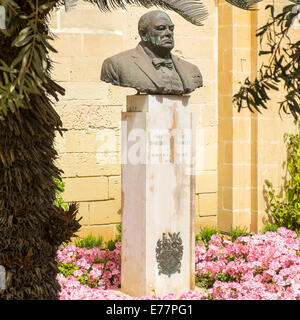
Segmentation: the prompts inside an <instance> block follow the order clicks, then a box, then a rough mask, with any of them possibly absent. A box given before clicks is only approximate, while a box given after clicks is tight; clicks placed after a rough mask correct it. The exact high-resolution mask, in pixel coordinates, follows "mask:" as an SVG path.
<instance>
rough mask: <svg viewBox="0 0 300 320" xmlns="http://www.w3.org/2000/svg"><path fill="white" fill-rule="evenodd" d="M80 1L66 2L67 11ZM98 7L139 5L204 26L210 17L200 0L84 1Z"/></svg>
mask: <svg viewBox="0 0 300 320" xmlns="http://www.w3.org/2000/svg"><path fill="white" fill-rule="evenodd" d="M77 1H78V0H65V7H66V10H68V9H70V8H72V7H74V6H75V5H76V3H77ZM84 1H86V2H90V3H92V4H95V5H97V6H98V8H99V9H100V10H101V11H111V10H113V9H118V8H121V9H126V6H127V5H138V6H143V7H145V8H151V7H153V6H156V7H160V8H163V9H167V10H172V11H175V12H177V13H178V14H179V15H181V16H182V17H183V18H184V19H186V20H187V21H189V22H191V23H193V24H195V25H198V26H202V25H203V24H202V22H203V20H205V19H206V18H207V16H208V12H207V10H206V7H205V6H204V5H203V3H202V1H200V0H84Z"/></svg>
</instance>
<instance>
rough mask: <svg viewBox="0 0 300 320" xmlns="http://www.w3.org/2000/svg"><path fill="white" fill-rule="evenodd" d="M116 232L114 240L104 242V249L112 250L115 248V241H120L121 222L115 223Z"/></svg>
mask: <svg viewBox="0 0 300 320" xmlns="http://www.w3.org/2000/svg"><path fill="white" fill-rule="evenodd" d="M116 228H117V232H118V234H117V235H116V237H115V239H114V240H108V241H107V242H105V247H106V249H108V250H110V251H113V250H115V249H116V243H117V242H121V240H122V224H121V223H120V224H117V226H116Z"/></svg>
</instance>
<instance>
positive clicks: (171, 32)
mask: <svg viewBox="0 0 300 320" xmlns="http://www.w3.org/2000/svg"><path fill="white" fill-rule="evenodd" d="M165 35H166V36H168V37H171V36H173V31H172V30H171V29H170V28H166V30H165Z"/></svg>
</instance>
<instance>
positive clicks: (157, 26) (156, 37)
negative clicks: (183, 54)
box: [142, 12, 174, 52]
mask: <svg viewBox="0 0 300 320" xmlns="http://www.w3.org/2000/svg"><path fill="white" fill-rule="evenodd" d="M142 40H143V42H144V43H145V45H146V46H147V47H148V48H149V49H150V50H152V51H154V52H155V51H158V50H162V51H166V52H170V51H171V50H172V49H173V48H174V24H173V22H172V21H171V19H170V18H169V16H168V15H167V14H165V13H164V12H158V13H155V14H154V15H153V16H151V17H150V18H149V23H148V25H147V30H146V32H145V34H144V35H143V36H142Z"/></svg>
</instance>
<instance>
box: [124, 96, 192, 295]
mask: <svg viewBox="0 0 300 320" xmlns="http://www.w3.org/2000/svg"><path fill="white" fill-rule="evenodd" d="M193 123H194V121H193V117H192V113H191V111H190V97H189V96H182V97H181V96H163V95H136V96H128V97H127V112H126V113H122V271H121V272H122V273H121V278H122V279H121V290H122V292H124V293H128V294H130V295H132V296H144V295H147V296H148V295H153V294H155V295H157V296H163V295H164V294H167V293H170V292H172V293H175V294H176V295H180V294H181V293H183V292H185V291H188V290H190V289H193V288H194V264H195V262H194V260H195V258H194V242H195V239H194V227H193V225H194V185H195V180H194V175H193V169H194V163H193V162H194V158H195V157H194V150H195V144H194V141H195V139H194V125H193Z"/></svg>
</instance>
